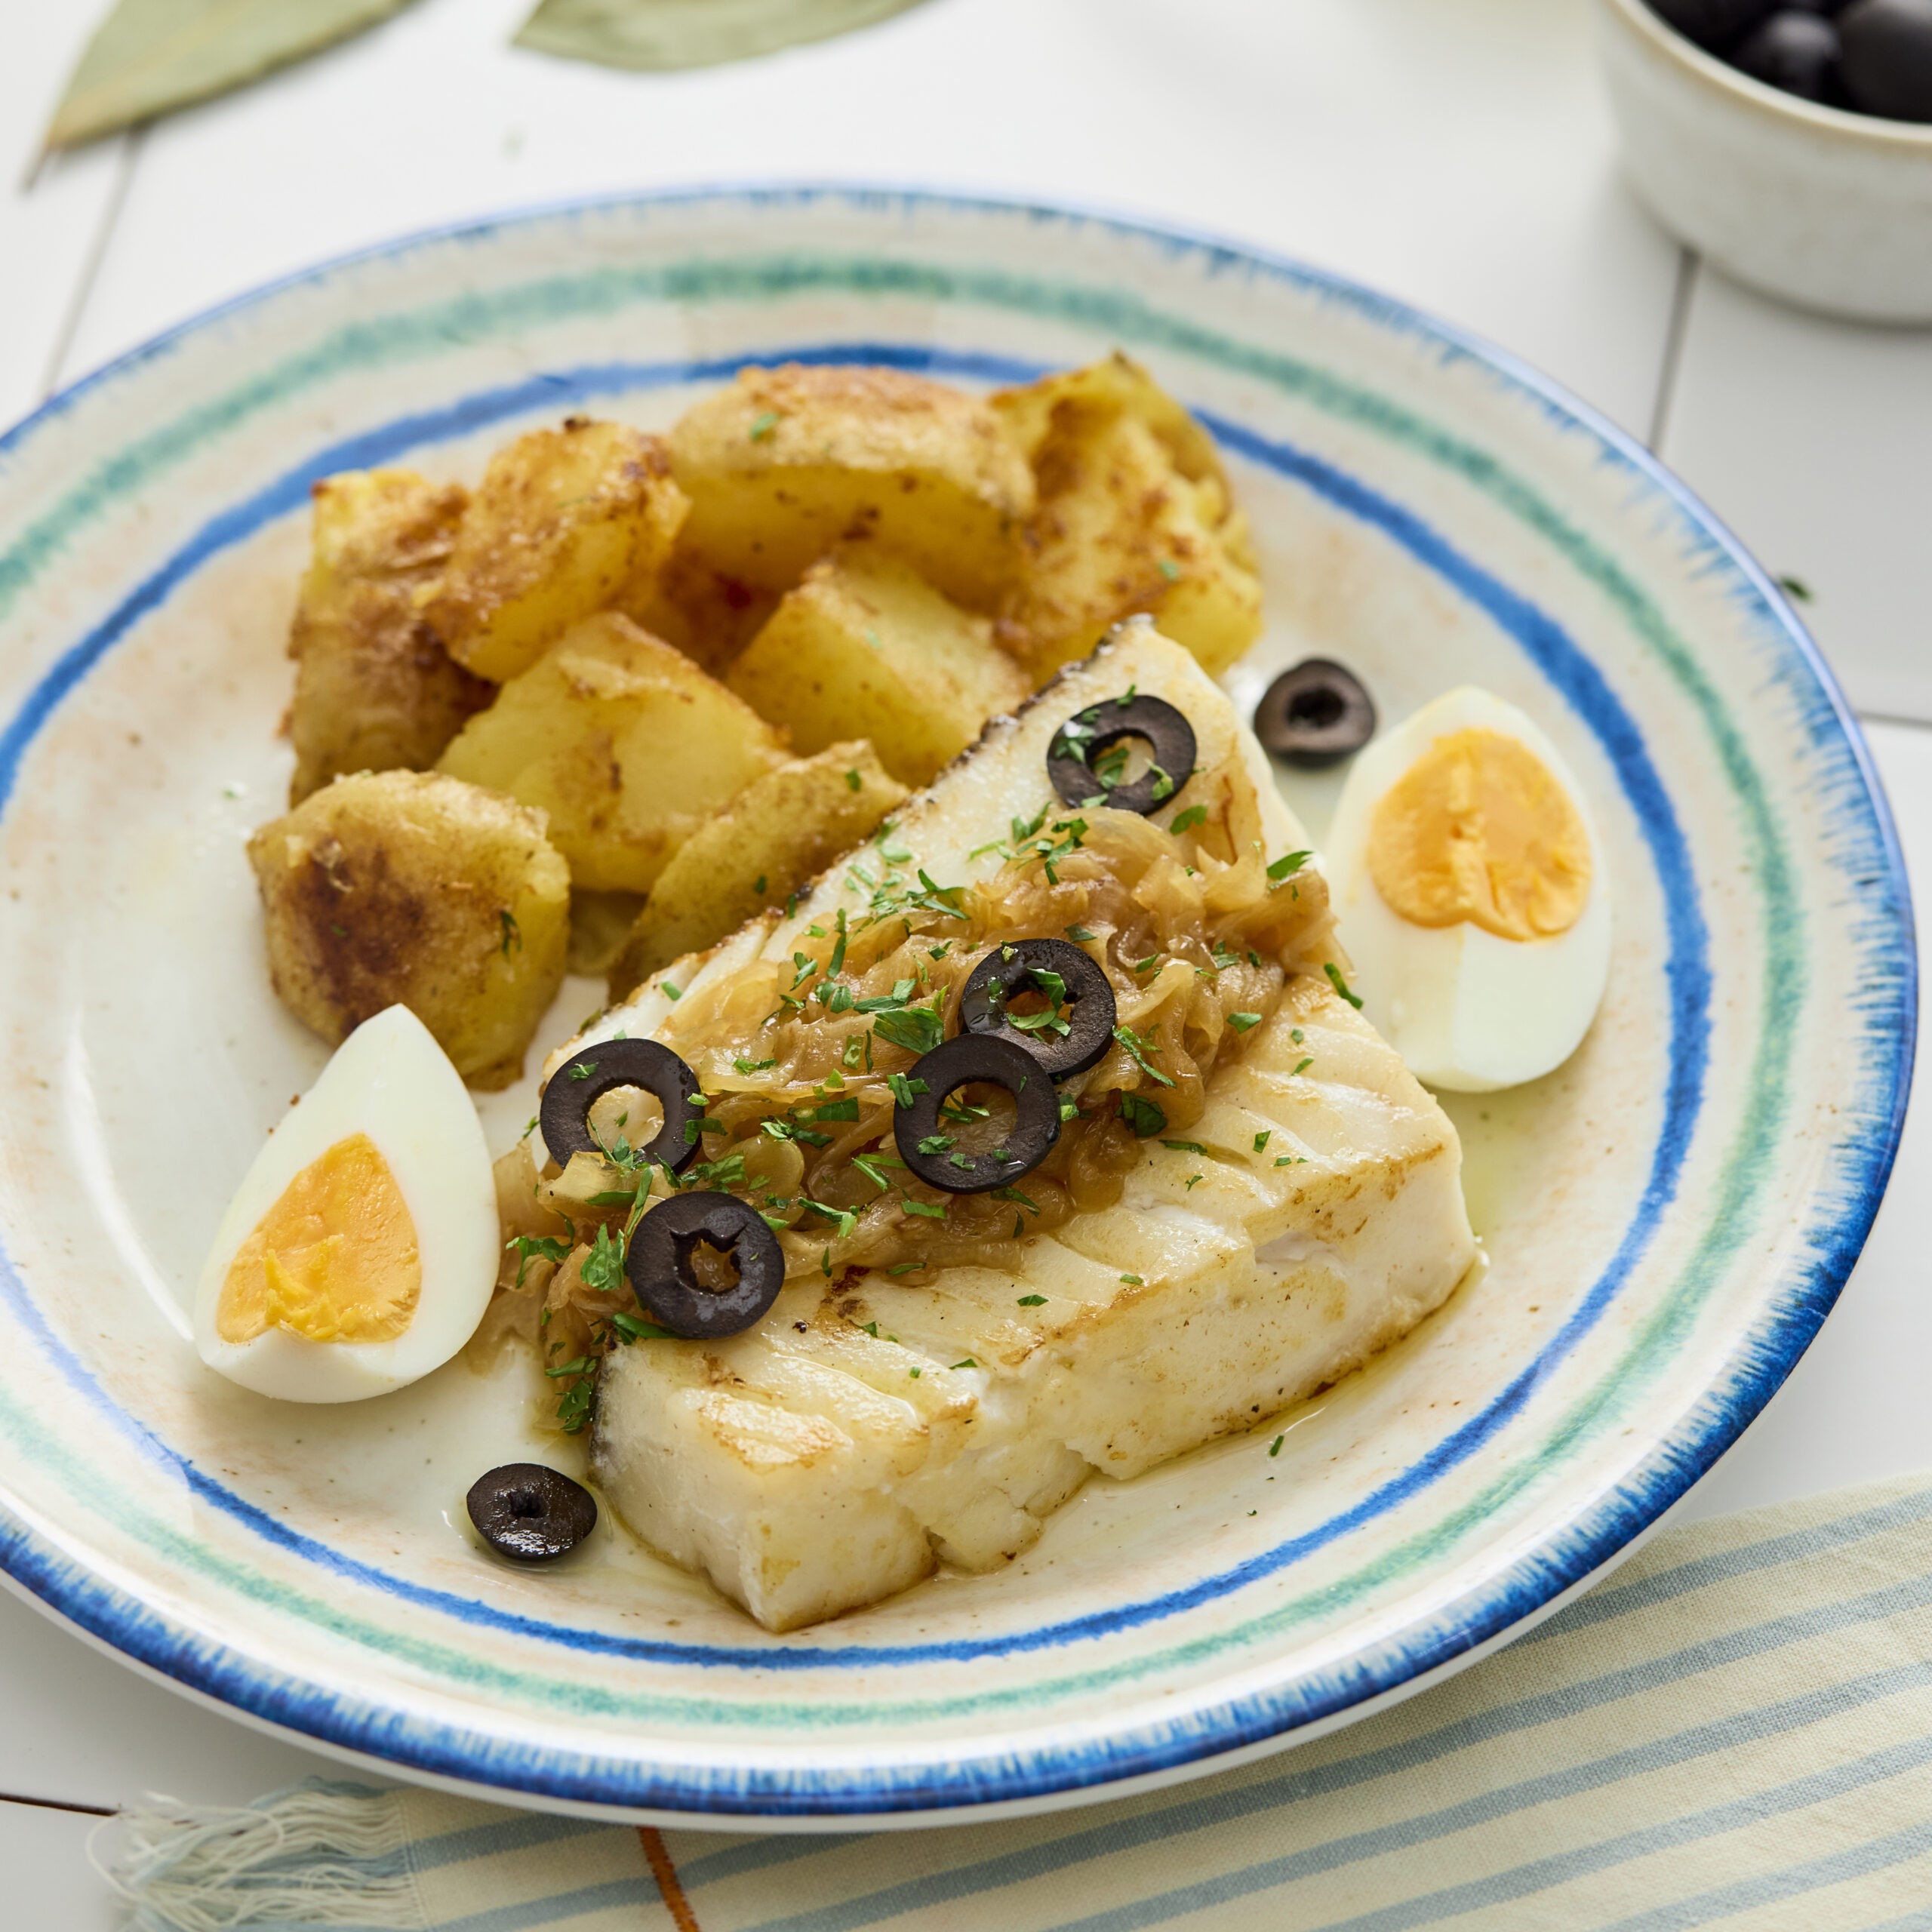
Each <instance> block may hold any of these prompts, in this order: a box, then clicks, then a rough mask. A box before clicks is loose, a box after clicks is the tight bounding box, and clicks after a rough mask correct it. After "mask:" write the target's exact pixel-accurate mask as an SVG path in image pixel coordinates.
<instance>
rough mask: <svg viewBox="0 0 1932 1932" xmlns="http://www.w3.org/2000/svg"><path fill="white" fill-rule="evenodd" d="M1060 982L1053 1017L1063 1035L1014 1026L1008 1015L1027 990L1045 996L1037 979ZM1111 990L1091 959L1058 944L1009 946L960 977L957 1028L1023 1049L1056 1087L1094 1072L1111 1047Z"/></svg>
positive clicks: (1045, 941) (1043, 941)
mask: <svg viewBox="0 0 1932 1932" xmlns="http://www.w3.org/2000/svg"><path fill="white" fill-rule="evenodd" d="M1042 974H1051V976H1052V977H1054V978H1055V979H1057V980H1059V982H1060V987H1061V990H1062V995H1063V997H1062V998H1061V999H1060V1001H1058V1002H1057V1017H1058V1019H1059V1020H1060V1023H1062V1024H1063V1025H1064V1026H1066V1032H1064V1033H1059V1032H1054V1031H1053V1030H1052V1029H1051V1027H1050V1026H1021V1025H1019V1024H1018V1023H1016V1022H1015V1020H1014V1019H1013V1018H1012V1017H1011V1014H1009V1013H1008V1008H1009V1007H1011V1004H1012V1003H1013V1001H1014V999H1015V998H1016V997H1017V995H1020V993H1023V992H1026V991H1028V990H1029V989H1031V990H1032V991H1033V992H1038V993H1044V994H1048V995H1049V996H1050V997H1051V991H1050V989H1049V988H1048V986H1044V985H1043V984H1042V983H1041V975H1042ZM1115 1017H1117V1011H1116V1008H1115V1004H1114V989H1113V988H1112V986H1109V985H1108V983H1107V976H1106V974H1105V973H1103V972H1102V971H1101V970H1100V968H1099V967H1098V966H1097V965H1096V964H1094V961H1093V958H1092V957H1091V955H1089V954H1088V953H1085V952H1082V951H1081V949H1080V948H1079V947H1078V946H1075V944H1073V943H1072V941H1071V940H1064V939H1016V940H1010V941H1009V942H1008V943H1007V944H1006V945H1004V946H995V947H994V948H993V949H992V952H989V953H988V954H987V955H986V957H985V958H983V959H982V960H981V961H980V963H979V964H978V965H977V966H975V967H974V968H973V970H972V971H971V973H970V974H968V975H967V979H966V984H965V986H964V989H962V990H961V993H960V995H959V1024H960V1026H961V1028H962V1029H964V1031H965V1032H968V1033H977V1034H980V1035H984V1036H986V1037H988V1038H994V1039H1001V1040H1008V1041H1011V1042H1012V1044H1014V1046H1016V1047H1023V1048H1025V1049H1026V1051H1027V1052H1028V1053H1029V1054H1032V1056H1033V1058H1034V1060H1035V1061H1036V1062H1038V1064H1039V1065H1040V1066H1041V1067H1042V1068H1043V1069H1044V1070H1045V1071H1046V1072H1047V1073H1048V1075H1051V1077H1052V1078H1054V1079H1055V1080H1064V1079H1066V1078H1068V1077H1069V1075H1072V1074H1075V1073H1084V1072H1086V1071H1087V1069H1088V1068H1089V1067H1090V1066H1098V1065H1099V1064H1100V1061H1101V1060H1103V1058H1105V1057H1106V1051H1107V1049H1108V1048H1109V1047H1110V1046H1112V1044H1113V1039H1114V1021H1115Z"/></svg>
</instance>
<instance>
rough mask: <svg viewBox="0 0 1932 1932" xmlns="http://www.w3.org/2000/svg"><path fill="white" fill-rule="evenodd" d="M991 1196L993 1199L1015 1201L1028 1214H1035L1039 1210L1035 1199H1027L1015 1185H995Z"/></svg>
mask: <svg viewBox="0 0 1932 1932" xmlns="http://www.w3.org/2000/svg"><path fill="white" fill-rule="evenodd" d="M993 1198H994V1199H995V1201H1014V1202H1017V1204H1019V1205H1020V1207H1023V1208H1025V1209H1026V1211H1027V1213H1028V1214H1038V1212H1039V1211H1040V1204H1039V1203H1038V1201H1034V1200H1030V1199H1029V1198H1028V1197H1027V1196H1026V1195H1023V1194H1022V1193H1021V1192H1020V1190H1019V1189H1018V1188H1017V1187H996V1188H995V1189H993Z"/></svg>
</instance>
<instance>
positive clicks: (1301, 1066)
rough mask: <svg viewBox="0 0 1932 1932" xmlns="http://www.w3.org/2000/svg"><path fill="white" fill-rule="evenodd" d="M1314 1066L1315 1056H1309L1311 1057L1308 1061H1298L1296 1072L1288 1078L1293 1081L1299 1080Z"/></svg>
mask: <svg viewBox="0 0 1932 1932" xmlns="http://www.w3.org/2000/svg"><path fill="white" fill-rule="evenodd" d="M1314 1064H1315V1056H1314V1055H1313V1054H1309V1057H1307V1059H1306V1060H1299V1061H1297V1063H1296V1065H1295V1070H1294V1072H1293V1073H1291V1074H1290V1075H1289V1076H1288V1078H1290V1079H1291V1080H1294V1079H1298V1078H1300V1076H1301V1075H1303V1074H1304V1073H1306V1072H1307V1071H1308V1069H1309V1068H1310V1067H1311V1066H1313V1065H1314Z"/></svg>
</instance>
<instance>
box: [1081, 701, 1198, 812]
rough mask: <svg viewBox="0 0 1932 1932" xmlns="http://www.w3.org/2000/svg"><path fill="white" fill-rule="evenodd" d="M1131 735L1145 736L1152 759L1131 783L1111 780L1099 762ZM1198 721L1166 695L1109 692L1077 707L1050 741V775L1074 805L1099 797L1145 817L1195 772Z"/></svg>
mask: <svg viewBox="0 0 1932 1932" xmlns="http://www.w3.org/2000/svg"><path fill="white" fill-rule="evenodd" d="M1129 738H1144V739H1145V740H1146V741H1147V743H1148V746H1149V748H1150V749H1151V750H1152V754H1153V761H1152V764H1149V766H1148V768H1147V769H1146V771H1143V773H1142V774H1140V777H1138V778H1137V779H1135V780H1133V782H1132V783H1130V784H1125V785H1111V784H1109V783H1107V782H1106V780H1105V779H1104V778H1103V777H1102V776H1101V774H1100V772H1099V771H1097V770H1096V769H1095V766H1096V765H1097V764H1098V762H1099V761H1100V758H1102V756H1103V755H1104V754H1105V753H1106V752H1108V751H1109V750H1111V749H1112V748H1113V747H1114V746H1115V745H1118V744H1121V743H1124V741H1125V740H1128V739H1129ZM1194 753H1195V742H1194V727H1193V726H1192V724H1189V722H1188V721H1187V718H1186V715H1185V714H1184V713H1183V712H1179V711H1177V710H1176V709H1174V706H1172V705H1171V704H1170V703H1168V702H1167V700H1165V699H1164V698H1158V697H1139V696H1136V695H1135V694H1134V693H1133V692H1131V691H1130V692H1128V694H1126V695H1125V696H1124V697H1114V698H1105V699H1103V700H1101V702H1100V703H1098V704H1090V705H1089V706H1088V707H1087V709H1085V710H1084V711H1079V712H1075V713H1074V715H1072V717H1071V718H1069V719H1068V720H1067V721H1066V723H1065V724H1063V725H1062V726H1061V727H1060V729H1059V731H1057V732H1056V733H1054V741H1053V743H1051V745H1049V746H1048V747H1047V777H1048V779H1049V780H1051V782H1052V784H1053V788H1054V790H1055V791H1056V792H1058V793H1059V794H1060V797H1061V798H1062V799H1063V800H1064V801H1065V802H1066V803H1067V804H1069V805H1087V804H1095V803H1098V804H1104V805H1111V806H1112V808H1113V809H1114V810H1115V811H1119V812H1139V813H1140V814H1141V815H1142V816H1143V817H1146V815H1147V814H1149V813H1150V812H1157V811H1160V810H1161V808H1162V807H1163V806H1164V805H1169V804H1172V803H1173V802H1174V800H1175V799H1176V798H1179V797H1180V794H1181V791H1182V789H1183V787H1184V786H1186V783H1187V781H1188V780H1189V779H1190V778H1192V777H1193V776H1194Z"/></svg>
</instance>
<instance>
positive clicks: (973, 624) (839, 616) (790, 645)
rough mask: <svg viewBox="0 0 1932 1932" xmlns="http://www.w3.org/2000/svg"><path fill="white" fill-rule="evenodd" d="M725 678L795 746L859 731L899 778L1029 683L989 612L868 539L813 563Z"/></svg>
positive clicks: (952, 751)
mask: <svg viewBox="0 0 1932 1932" xmlns="http://www.w3.org/2000/svg"><path fill="white" fill-rule="evenodd" d="M726 681H727V682H728V684H729V685H731V688H732V689H733V690H734V691H736V692H737V693H738V694H739V695H740V697H743V698H744V699H745V700H746V701H747V702H748V703H749V704H750V705H751V706H752V708H753V709H755V711H757V712H758V714H759V715H761V717H765V718H771V720H772V721H774V723H777V724H783V725H785V726H786V728H788V729H789V731H790V732H791V734H792V744H793V746H795V748H796V749H798V751H800V752H817V751H822V750H823V749H824V748H825V747H826V746H827V745H830V744H835V743H838V741H839V740H841V739H844V738H850V737H854V736H857V735H859V734H863V735H864V736H865V737H868V738H869V739H870V740H872V743H873V744H874V745H875V746H876V747H877V748H878V755H879V759H880V761H881V763H882V764H884V767H885V768H886V769H887V771H889V772H891V774H892V775H893V777H895V778H897V779H898V780H900V781H901V782H902V783H905V784H907V785H924V784H925V783H928V781H929V780H931V778H932V777H934V775H935V774H937V772H938V771H940V768H941V767H942V766H943V765H945V764H949V762H950V761H952V759H953V758H955V757H957V756H958V754H959V753H960V752H962V751H964V749H966V747H967V746H968V745H970V744H971V743H972V742H973V741H974V739H976V738H977V737H978V736H979V735H980V729H981V728H982V727H983V725H984V724H985V723H986V720H987V719H988V718H991V717H992V716H994V715H995V714H996V713H998V712H1002V711H1011V710H1012V709H1014V707H1015V706H1017V705H1018V704H1020V703H1021V702H1022V701H1023V700H1024V699H1025V697H1026V694H1027V691H1028V688H1029V687H1028V684H1027V680H1026V674H1025V673H1024V672H1023V671H1022V670H1021V669H1020V667H1019V666H1017V664H1015V663H1014V661H1013V660H1012V659H1011V657H1008V655H1007V654H1006V653H1005V652H1004V651H1002V650H1001V648H999V646H998V645H996V644H995V643H994V642H993V641H992V624H991V623H989V621H988V620H986V618H984V617H974V616H972V615H971V614H969V613H968V612H967V611H962V610H961V609H959V608H958V607H957V606H956V605H952V604H949V603H948V602H947V601H946V599H945V598H943V597H942V596H941V595H940V593H939V592H937V590H935V589H933V587H932V586H931V585H930V584H928V583H926V582H925V581H924V580H923V579H922V578H921V577H920V576H919V574H918V572H917V571H915V570H913V569H912V567H911V566H910V565H909V564H906V563H905V562H903V561H901V560H900V558H897V557H896V556H894V555H892V554H891V552H889V551H884V550H881V549H878V546H875V545H874V544H870V543H856V544H851V545H849V546H846V547H845V548H844V549H841V550H839V551H838V552H836V553H835V555H832V556H830V557H828V558H826V559H825V560H824V561H823V562H821V563H818V564H814V565H813V566H812V568H811V570H810V571H808V572H807V573H806V575H805V580H804V582H803V583H801V584H800V585H799V586H798V589H795V590H794V591H793V592H791V594H790V595H789V596H787V597H786V599H785V600H784V601H783V603H782V604H780V605H779V607H778V608H777V611H776V612H775V613H774V615H773V617H772V619H771V623H768V624H767V625H766V626H765V627H764V629H763V630H761V631H760V632H758V635H757V636H756V637H755V638H753V639H752V641H751V643H750V645H749V646H748V647H747V648H746V650H745V651H744V653H743V655H742V656H741V657H739V659H738V660H737V662H736V663H734V665H733V666H731V670H730V671H729V672H728V674H727V675H726Z"/></svg>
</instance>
